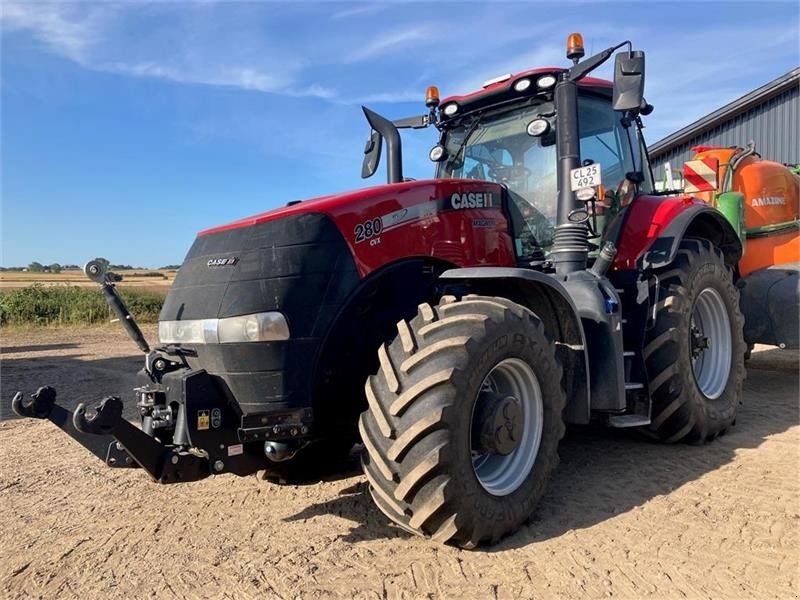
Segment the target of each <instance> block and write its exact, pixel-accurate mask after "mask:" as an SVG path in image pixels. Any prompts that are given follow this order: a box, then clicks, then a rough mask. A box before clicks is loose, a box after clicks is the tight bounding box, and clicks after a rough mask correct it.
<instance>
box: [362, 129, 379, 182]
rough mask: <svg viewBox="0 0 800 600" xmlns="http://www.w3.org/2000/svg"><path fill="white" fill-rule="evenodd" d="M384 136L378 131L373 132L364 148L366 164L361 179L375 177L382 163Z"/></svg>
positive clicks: (364, 163)
mask: <svg viewBox="0 0 800 600" xmlns="http://www.w3.org/2000/svg"><path fill="white" fill-rule="evenodd" d="M382 145H383V136H381V134H380V133H378V132H377V131H374V130H373V131H372V133H371V134H370V136H369V139H368V140H367V145H366V146H365V147H364V162H363V163H362V165H361V179H367V178H368V177H372V176H373V175H375V171H377V170H378V164H379V163H380V162H381V146H382Z"/></svg>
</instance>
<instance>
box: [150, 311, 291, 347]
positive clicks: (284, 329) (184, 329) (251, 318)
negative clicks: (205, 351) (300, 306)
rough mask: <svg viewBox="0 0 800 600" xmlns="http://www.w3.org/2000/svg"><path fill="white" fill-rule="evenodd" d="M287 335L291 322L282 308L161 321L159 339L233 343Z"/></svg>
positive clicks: (266, 340)
mask: <svg viewBox="0 0 800 600" xmlns="http://www.w3.org/2000/svg"><path fill="white" fill-rule="evenodd" d="M288 339H289V325H288V323H287V322H286V317H284V316H283V314H281V313H279V312H263V313H255V314H252V315H240V316H238V317H225V318H222V319H189V320H186V321H159V323H158V340H159V342H161V343H162V344H232V343H240V342H276V341H281V340H288Z"/></svg>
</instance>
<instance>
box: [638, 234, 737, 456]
mask: <svg viewBox="0 0 800 600" xmlns="http://www.w3.org/2000/svg"><path fill="white" fill-rule="evenodd" d="M658 275H659V279H660V289H661V294H660V298H659V302H658V304H657V306H656V314H655V317H656V318H655V324H654V326H653V327H652V329H650V330H649V331H648V332H647V334H646V337H645V348H644V357H645V360H646V364H647V372H648V376H649V385H650V393H651V396H652V399H653V406H652V411H651V414H652V420H651V423H650V426H649V432H650V433H651V434H652V435H654V436H655V437H656V438H657V439H659V440H662V441H666V442H678V441H688V442H692V443H702V442H705V441H707V440H710V439H713V438H714V437H716V436H717V435H720V434H721V433H724V432H725V430H726V429H727V428H728V427H730V425H731V424H732V423H733V421H734V420H735V419H736V412H737V409H738V406H739V402H740V400H741V396H742V381H743V379H744V356H745V352H746V349H747V346H746V345H745V342H744V336H743V333H742V329H743V325H744V319H743V318H742V313H741V311H740V309H739V293H738V290H737V289H736V287H735V286H734V283H733V280H732V277H731V271H730V269H728V268H727V266H726V265H725V261H724V260H723V258H722V254H721V252H720V251H719V249H717V248H715V247H714V246H712V245H711V244H710V243H709V242H707V241H705V240H695V239H687V240H684V241H683V242H681V245H680V248H679V250H678V254H677V256H676V257H675V260H674V261H673V262H672V264H671V265H670V266H669V267H667V268H666V269H665V270H663V271H661V272H660V273H659V274H658Z"/></svg>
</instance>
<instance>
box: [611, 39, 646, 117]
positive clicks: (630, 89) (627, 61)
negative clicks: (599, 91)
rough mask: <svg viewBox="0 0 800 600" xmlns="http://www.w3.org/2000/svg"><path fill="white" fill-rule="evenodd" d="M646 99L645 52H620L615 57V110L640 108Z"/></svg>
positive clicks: (613, 102) (613, 101)
mask: <svg viewBox="0 0 800 600" xmlns="http://www.w3.org/2000/svg"><path fill="white" fill-rule="evenodd" d="M643 101H644V52H642V51H641V50H634V51H632V52H620V53H619V54H617V55H616V56H615V57H614V97H613V100H612V104H613V106H614V110H618V111H625V110H638V109H640V108H641V106H642V102H643Z"/></svg>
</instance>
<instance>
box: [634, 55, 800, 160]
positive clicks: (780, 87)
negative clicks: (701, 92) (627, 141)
mask: <svg viewBox="0 0 800 600" xmlns="http://www.w3.org/2000/svg"><path fill="white" fill-rule="evenodd" d="M798 82H800V67H798V68H796V69H792V70H791V71H789V72H788V73H786V74H785V75H781V76H780V77H778V78H777V79H774V80H772V81H770V82H769V83H765V84H764V85H762V86H761V87H760V88H757V89H755V90H753V91H752V92H750V93H749V94H745V95H744V96H742V97H741V98H737V99H736V100H734V101H733V102H731V103H729V104H726V105H725V106H723V107H722V108H718V109H717V110H715V111H714V112H712V113H710V114H708V115H706V116H704V117H701V118H700V119H698V120H697V121H695V122H694V123H690V124H689V125H687V126H686V127H683V128H682V129H679V130H678V131H676V132H675V133H672V134H670V135H668V136H667V137H665V138H663V139H660V140H658V141H657V142H656V143H655V144H653V145H652V146H650V147H649V148H648V152H649V154H650V158H651V159H653V158H657V157H658V156H659V155H661V154H664V153H666V152H669V151H670V150H672V149H673V148H675V147H676V146H679V145H680V144H683V143H685V142H688V141H689V140H691V139H692V138H694V137H697V136H698V135H700V134H701V133H704V132H705V131H708V130H710V129H713V128H714V127H716V126H717V125H719V124H720V123H723V122H725V121H729V120H730V119H732V118H734V117H735V116H736V115H739V114H741V113H743V112H746V111H747V110H749V109H751V108H753V107H754V106H757V105H759V104H761V103H763V102H766V101H767V100H769V99H770V98H773V97H775V96H777V95H779V94H781V93H782V92H784V91H786V90H787V89H789V88H791V87H792V86H796V85H798Z"/></svg>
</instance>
